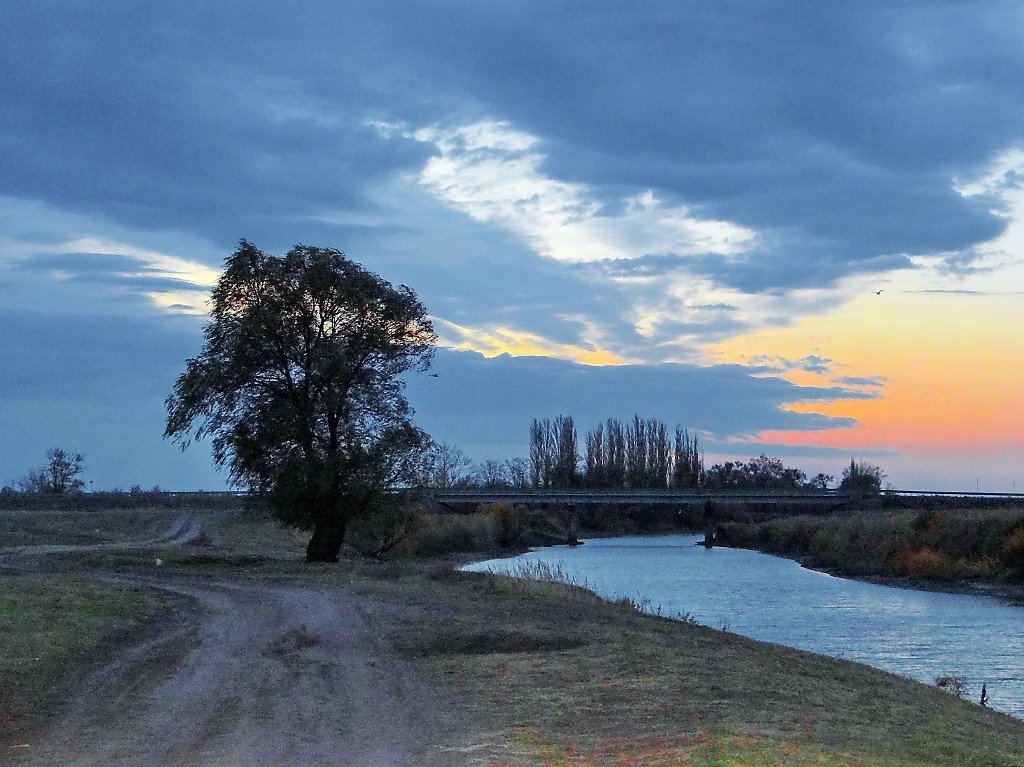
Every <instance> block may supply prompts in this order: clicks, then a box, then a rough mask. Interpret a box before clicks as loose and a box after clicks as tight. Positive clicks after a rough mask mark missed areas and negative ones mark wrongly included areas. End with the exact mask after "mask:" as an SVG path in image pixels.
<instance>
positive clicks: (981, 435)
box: [0, 0, 1024, 492]
mask: <svg viewBox="0 0 1024 767" xmlns="http://www.w3.org/2000/svg"><path fill="white" fill-rule="evenodd" d="M3 17H4V18H3V23H2V24H0V71H3V72H4V77H2V78H0V105H2V106H0V484H16V483H17V481H18V480H19V479H20V478H23V477H24V476H25V475H26V474H27V472H28V470H29V469H31V468H34V467H37V466H39V465H41V464H42V463H43V462H44V461H45V454H46V450H47V449H49V448H53V447H61V448H64V449H67V450H70V451H76V452H80V453H82V454H83V455H84V457H85V473H84V475H83V478H84V479H85V480H86V481H87V483H88V486H89V487H90V488H93V489H97V490H98V489H108V488H128V487H131V486H133V485H139V486H141V487H146V488H148V487H151V486H153V485H159V486H160V487H162V488H164V489H176V490H190V489H222V488H224V487H225V481H226V479H225V477H224V476H223V475H222V474H218V473H217V472H216V471H215V470H214V469H213V467H212V465H211V461H210V455H209V450H208V448H207V447H206V446H204V445H199V446H194V447H192V448H190V449H189V450H187V451H185V452H182V451H181V450H179V449H178V447H177V446H175V445H173V444H171V443H168V442H166V441H164V440H163V439H162V436H161V435H162V432H163V427H164V419H165V415H166V411H165V406H164V400H165V398H166V397H167V395H168V394H169V393H170V392H171V389H172V386H173V383H174V380H175V378H176V377H177V376H178V374H180V373H181V372H182V371H183V370H184V366H185V361H186V360H187V359H188V358H189V357H190V356H194V355H196V354H198V353H199V351H200V349H201V346H202V329H203V325H204V323H205V321H206V298H207V296H208V293H209V290H210V288H211V286H212V285H213V284H214V283H215V282H216V280H217V277H218V275H219V273H220V269H221V267H222V264H223V262H224V259H225V258H226V257H227V256H229V255H230V254H231V253H232V252H233V251H234V249H235V248H236V247H237V244H238V242H239V240H241V239H246V240H248V241H250V242H252V243H253V244H255V245H256V246H257V247H259V248H260V249H262V250H264V251H266V252H269V253H276V254H283V253H285V252H286V251H287V250H288V249H289V248H290V247H291V246H293V245H295V244H297V243H303V244H307V245H316V246H322V247H333V248H338V249H340V250H343V251H344V252H345V253H346V254H347V255H348V256H349V257H350V258H352V259H353V260H355V261H357V262H359V263H361V264H363V265H364V266H365V267H367V268H368V269H370V270H372V271H374V272H376V273H377V274H379V275H381V276H382V277H383V278H385V279H387V280H389V281H391V282H392V283H394V284H396V285H397V284H406V285H409V286H410V287H412V288H413V290H415V291H416V293H417V295H418V296H419V298H420V299H421V300H422V301H423V303H424V304H425V305H426V307H427V309H428V311H429V313H430V315H431V317H432V319H433V322H434V324H435V328H436V330H437V331H438V335H439V339H440V341H439V348H438V350H437V353H436V356H435V361H434V368H433V370H434V372H435V373H437V376H436V377H433V376H426V375H420V376H414V377H411V378H410V379H409V380H408V382H407V384H408V386H407V393H408V396H409V399H410V401H411V402H412V404H413V406H414V407H415V409H416V413H417V415H416V420H417V423H418V424H419V425H421V426H422V427H423V428H424V429H426V430H427V431H428V432H429V433H430V434H431V435H432V436H433V437H434V438H435V439H436V440H437V441H438V442H445V443H448V444H452V445H457V446H458V447H460V448H461V449H462V450H463V451H464V452H466V453H467V454H468V455H469V456H470V457H472V458H473V459H474V460H475V461H478V462H479V461H484V460H487V459H497V460H503V459H506V458H511V457H515V456H525V455H526V454H527V452H528V431H529V425H530V422H531V421H532V419H534V418H554V417H555V416H557V415H570V416H572V417H573V418H574V419H575V422H576V424H577V426H578V428H579V430H580V432H581V443H582V437H583V434H585V432H586V431H588V430H589V429H591V428H592V427H593V426H595V425H596V424H597V423H599V422H601V421H604V420H605V419H607V418H609V417H616V418H620V419H629V418H631V417H632V416H633V415H634V414H639V415H641V416H643V417H645V418H657V419H660V420H662V421H664V422H666V423H667V424H668V425H669V426H670V427H672V426H675V425H677V424H678V425H680V426H683V427H685V428H687V429H688V430H689V431H690V432H691V433H692V434H696V435H697V436H698V437H699V439H700V441H701V444H702V445H703V448H704V451H705V463H706V465H711V464H714V463H718V462H721V461H725V460H746V459H748V458H750V457H753V456H757V455H760V454H762V453H764V454H768V455H775V456H778V457H780V458H782V459H783V460H784V461H785V462H786V463H787V464H788V465H791V466H797V467H799V468H802V469H803V470H804V471H806V472H807V473H808V475H813V474H816V473H818V472H824V473H826V474H832V475H834V476H835V477H837V478H838V477H839V475H840V474H841V471H842V469H843V467H844V466H846V465H848V464H849V462H850V461H851V460H853V459H856V460H858V461H864V462H867V463H871V464H875V465H878V466H880V467H882V469H883V470H884V471H885V473H886V475H887V478H888V479H887V481H888V482H889V483H890V484H891V485H892V486H894V487H896V488H903V489H931V490H982V491H994V492H1006V491H1017V492H1021V491H1024V359H1022V352H1024V6H1022V5H1021V4H1020V3H1017V2H1012V1H1006V2H995V1H989V0H977V1H976V2H975V1H968V0H965V1H963V2H944V1H943V0H920V1H915V0H901V1H900V2H891V0H886V1H885V2H881V1H876V0H862V1H860V2H856V3H820V2H814V1H813V0H808V1H806V2H786V1H784V0H783V1H782V2H773V3H765V2H757V1H755V0H716V2H714V3H707V2H687V1H686V0H673V1H672V2H655V1H654V0H635V1H633V2H627V1H626V0H619V1H617V2H605V1H602V0H591V1H589V2H558V1H557V0H543V1H539V0H538V1H537V2H531V1H529V0H517V1H516V2H478V1H468V0H467V1H465V2H444V1H442V2H432V3H421V2H388V1H387V0H383V1H382V0H375V1H374V2H337V1H336V0H332V1H331V2H306V3H302V4H300V5H298V6H296V5H294V4H282V3H271V2H265V1H264V0H246V1H245V2H235V1H233V0H223V1H221V2H217V3H207V2H195V1H191V2H190V1H189V0H182V2H179V3H165V2H161V3H156V2H148V1H147V0H138V1H137V2H132V3H78V2H70V1H65V2H60V1H56V0H32V1H31V2H29V1H28V0H13V2H10V3H7V4H5V6H4V13H3Z"/></svg>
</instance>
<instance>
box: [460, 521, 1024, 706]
mask: <svg viewBox="0 0 1024 767" xmlns="http://www.w3.org/2000/svg"><path fill="white" fill-rule="evenodd" d="M701 540H702V537H699V536H693V535H665V536H630V537H625V538H599V539H592V540H587V541H586V542H585V545H583V546H552V547H549V548H543V549H536V550H534V551H531V552H529V553H527V554H523V555H520V556H518V557H512V558H508V559H494V560H489V561H486V562H477V563H474V564H472V565H469V566H467V567H466V568H464V569H467V570H475V571H487V570H491V571H494V572H505V573H507V572H512V571H513V570H514V569H515V568H517V567H520V566H521V565H522V564H523V563H524V562H530V561H541V562H545V563H548V564H551V565H559V566H561V568H562V569H563V571H564V572H565V573H566V574H567V575H568V576H570V577H571V578H573V579H574V580H576V581H579V582H583V583H584V585H586V586H587V587H588V588H591V589H592V590H594V591H596V592H597V593H598V594H601V595H602V596H604V597H608V598H619V597H624V596H625V597H630V598H631V599H633V600H634V601H636V602H637V603H639V604H642V605H644V607H645V609H647V610H649V611H651V612H659V613H660V614H662V615H667V616H669V617H680V616H687V617H689V618H693V619H694V620H696V621H698V622H699V623H702V624H704V625H707V626H712V627H714V628H719V629H725V630H727V631H732V632H734V633H736V634H741V635H743V636H746V637H750V638H751V639H757V640H761V641H765V642H775V643H777V644H782V645H788V646H790V647H798V648H800V649H803V650H810V651H811V652H816V653H820V654H823V655H830V656H832V657H836V658H845V659H847V660H852V661H857V662H860V663H866V664H868V665H871V666H875V667H876V668H880V669H884V670H886V671H892V672H894V673H897V674H901V675H903V676H907V677H910V678H912V679H916V680H918V681H920V682H924V683H926V684H934V682H935V680H936V678H937V677H939V676H948V675H956V676H960V677H962V678H963V679H964V680H965V681H966V683H967V688H966V694H965V697H966V698H968V699H970V700H974V701H975V702H977V701H978V699H979V697H980V694H981V686H982V684H983V683H984V684H985V685H986V686H987V689H988V695H989V705H991V706H992V708H994V709H996V710H999V711H1003V712H1006V713H1009V714H1012V715H1013V716H1016V717H1019V718H1024V607H1018V606H1015V605H1011V604H1009V603H1006V602H1003V601H1001V600H998V599H995V598H991V597H984V596H974V595H966V594H947V593H941V592H930V591H916V590H911V589H902V588H895V587H890V586H881V585H877V584H872V583H864V582H861V581H855V580H849V579H845V578H837V577H834V576H831V575H827V574H824V573H819V572H817V571H814V570H809V569H807V568H804V567H801V566H800V565H799V564H797V563H796V562H793V561H792V560H789V559H783V558H781V557H774V556H770V555H767V554H760V553H758V552H755V551H747V550H743V549H727V548H714V549H706V548H704V547H703V546H700V545H698V543H699V541H701Z"/></svg>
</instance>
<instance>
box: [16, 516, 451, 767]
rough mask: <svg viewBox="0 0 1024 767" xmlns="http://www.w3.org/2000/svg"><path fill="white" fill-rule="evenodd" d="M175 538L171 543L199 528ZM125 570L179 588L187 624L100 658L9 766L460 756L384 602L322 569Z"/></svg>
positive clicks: (179, 531) (366, 764)
mask: <svg viewBox="0 0 1024 767" xmlns="http://www.w3.org/2000/svg"><path fill="white" fill-rule="evenodd" d="M170 532H172V533H173V534H169V535H168V536H163V537H161V543H162V545H166V543H167V541H168V540H169V539H170V540H174V541H177V542H184V541H187V540H189V539H192V538H194V537H195V536H196V535H198V534H199V530H198V527H196V526H194V525H192V524H191V523H184V524H181V525H179V526H178V527H176V529H175V530H174V531H170ZM66 550H67V549H65V548H64V547H61V552H64V551H66ZM18 553H19V554H26V553H28V552H27V551H24V550H22V551H20V552H18ZM116 578H117V579H118V580H120V581H127V582H131V583H137V584H140V585H144V586H148V587H150V588H154V589H159V590H161V591H163V592H165V593H167V594H170V595H173V597H174V598H175V600H174V601H177V602H178V603H179V604H180V605H181V607H180V608H179V609H177V610H175V611H174V615H175V620H170V621H164V622H163V623H162V624H161V625H160V626H159V627H158V630H157V631H156V632H155V634H154V635H153V636H151V637H149V638H147V639H145V640H141V641H136V642H132V643H127V644H125V645H123V646H121V647H119V649H118V651H117V652H116V653H115V656H114V657H112V658H111V659H109V661H107V662H104V663H102V664H98V665H99V667H98V668H96V669H95V671H93V672H92V673H90V674H89V675H88V676H87V677H86V678H85V679H83V680H81V683H80V684H77V685H75V691H74V693H73V695H72V696H71V698H70V699H69V700H68V701H66V702H65V703H63V704H60V705H57V706H55V707H54V708H53V710H52V711H51V712H50V716H48V717H47V718H46V720H45V721H44V722H43V723H42V724H40V725H38V726H36V727H34V728H33V730H32V731H31V734H30V735H28V736H26V737H24V738H23V739H19V741H18V742H15V743H12V744H4V749H5V751H6V753H4V754H2V755H0V762H2V763H5V764H13V765H19V766H21V765H24V766H29V765H54V764H61V765H68V766H69V767H78V766H81V767H85V766H86V765H89V766H95V767H99V766H100V765H103V767H116V766H118V765H123V766H125V767H127V766H128V765H131V766H132V767H137V766H138V765H182V766H184V765H275V766H276V765H281V766H282V767H283V766H286V765H296V766H300V765H301V766H302V767H307V766H313V765H339V764H344V765H350V767H401V766H403V765H416V766H417V767H419V766H421V765H452V764H456V761H455V758H456V755H457V752H456V750H455V749H452V748H449V747H448V744H449V743H451V742H453V741H455V742H457V741H462V742H465V740H464V737H460V736H459V733H458V731H457V729H455V728H454V727H453V725H452V717H451V716H450V714H449V713H448V711H449V710H451V709H450V707H448V706H446V705H445V703H444V701H442V700H440V699H439V698H438V695H437V693H436V692H435V690H434V689H433V688H432V686H431V685H430V683H429V681H428V680H427V679H426V678H425V677H423V676H422V675H421V673H420V672H419V670H418V669H417V668H416V667H414V666H413V665H412V664H411V663H410V662H409V661H408V660H407V659H406V658H403V657H402V656H401V655H399V654H398V653H396V652H395V651H393V649H392V648H391V647H390V646H389V645H388V644H387V643H386V642H385V641H384V640H383V639H381V635H380V632H379V631H378V630H376V629H375V628H374V621H375V618H376V616H375V613H376V612H377V608H378V607H379V603H378V602H376V601H375V600H373V599H372V598H370V597H367V596H365V595H360V594H357V593H348V590H346V589H339V588H338V587H337V586H331V585H329V584H325V583H323V582H318V581H317V580H316V579H314V578H310V577H294V578H278V579H267V578H252V577H245V576H235V575H219V576H204V575H200V574H190V573H187V572H173V573H172V572H162V573H160V574H159V576H156V577H154V576H141V575H140V576H130V575H123V574H122V575H118V576H116ZM462 726H465V725H464V724H463V725H462Z"/></svg>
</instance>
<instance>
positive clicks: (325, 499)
mask: <svg viewBox="0 0 1024 767" xmlns="http://www.w3.org/2000/svg"><path fill="white" fill-rule="evenodd" d="M211 303H212V309H211V319H210V322H209V323H208V324H207V326H206V328H205V330H204V335H205V344H204V346H203V349H202V352H201V353H200V355H199V356H198V357H197V358H195V359H190V360H188V362H187V365H186V370H185V372H184V373H182V375H181V376H179V378H178V380H177V382H176V384H175V387H174V393H173V394H172V395H171V396H170V397H169V398H168V399H167V412H168V415H167V427H166V430H165V432H164V436H165V437H168V438H171V439H174V440H175V441H177V442H179V443H180V444H181V445H182V447H183V448H184V447H187V446H188V445H189V444H190V442H191V440H193V439H197V440H198V439H203V438H205V437H211V438H212V440H211V441H212V447H213V455H214V460H215V462H216V463H217V465H218V466H227V467H228V468H229V469H230V480H231V482H232V483H233V484H234V485H236V486H239V487H244V488H246V489H247V490H249V491H250V492H251V493H257V494H265V495H266V496H267V497H268V498H269V500H270V502H271V505H272V507H273V509H274V511H275V512H276V514H277V515H278V517H279V518H280V519H281V520H282V521H283V522H285V523H287V524H289V525H292V526H294V527H296V528H299V529H302V530H310V531H312V537H311V538H310V542H309V546H308V547H307V551H306V558H307V560H309V561H336V560H337V558H338V552H339V550H340V548H341V545H342V543H343V541H344V538H345V532H346V527H347V524H348V522H349V521H350V520H352V519H355V518H358V517H360V516H362V515H365V514H368V513H370V512H371V511H372V509H373V508H374V506H375V504H378V503H379V502H380V499H381V496H382V491H383V490H385V489H386V488H388V487H391V486H394V485H395V484H397V483H400V482H406V481H408V480H409V478H410V476H412V474H413V473H414V472H413V469H414V459H415V457H416V456H417V454H418V452H419V451H420V450H421V449H422V448H423V447H425V446H426V444H427V443H428V439H429V438H428V437H427V435H426V434H424V433H423V432H422V431H421V430H419V429H418V428H416V427H415V426H414V425H413V423H412V421H411V415H412V410H411V408H410V407H409V404H408V402H407V401H406V399H405V396H404V392H403V384H402V382H401V380H400V379H399V376H400V375H401V374H403V373H406V372H408V371H410V370H422V369H426V368H427V367H428V365H429V362H430V358H431V355H432V353H433V346H434V343H435V342H436V335H435V334H434V330H433V327H432V325H431V323H430V321H429V319H428V317H427V314H426V309H425V308H424V307H423V305H422V304H421V303H420V302H419V300H418V299H417V298H416V295H415V294H414V293H413V291H412V290H411V289H410V288H408V287H406V286H404V285H402V286H399V287H397V288H395V287H393V286H392V285H390V284H389V283H388V282H386V281H385V280H383V279H381V278H380V277H379V276H377V275H376V274H373V273H372V272H369V271H367V270H366V269H364V268H363V267H362V266H360V265H359V264H357V263H355V262H353V261H351V260H349V259H348V258H347V257H346V256H345V255H344V254H343V253H341V252H340V251H338V250H333V249H324V248H314V247H307V246H304V245H296V246H295V247H294V248H292V249H291V250H290V251H289V252H288V253H287V254H286V255H285V256H283V257H276V256H270V255H267V254H265V253H263V252H262V251H260V250H258V249H257V248H256V247H254V246H253V245H251V244H250V243H248V242H245V241H244V240H243V241H242V242H241V243H240V245H239V248H238V250H237V251H235V253H234V254H232V255H231V256H229V257H228V259H227V260H226V262H225V269H224V273H223V274H222V275H221V277H220V279H219V280H218V282H217V285H216V286H215V287H214V289H213V293H212V301H211Z"/></svg>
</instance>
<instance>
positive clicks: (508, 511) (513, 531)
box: [484, 502, 526, 549]
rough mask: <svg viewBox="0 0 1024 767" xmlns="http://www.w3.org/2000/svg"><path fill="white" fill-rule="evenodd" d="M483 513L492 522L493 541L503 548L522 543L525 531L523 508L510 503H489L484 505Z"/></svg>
mask: <svg viewBox="0 0 1024 767" xmlns="http://www.w3.org/2000/svg"><path fill="white" fill-rule="evenodd" d="M484 513H485V514H486V515H487V516H488V517H489V518H490V519H491V520H493V522H494V533H495V543H497V544H498V546H500V547H502V548H504V549H510V548H513V547H515V546H519V545H522V541H523V535H524V533H525V532H526V519H525V515H524V513H523V510H522V509H521V508H519V507H517V506H513V505H512V504H510V503H505V502H502V503H491V504H488V505H487V506H485V507H484Z"/></svg>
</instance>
